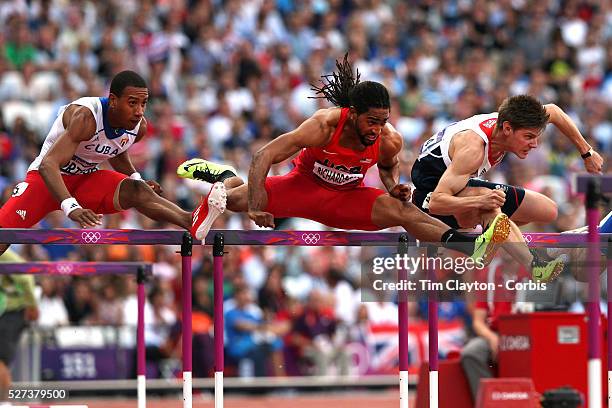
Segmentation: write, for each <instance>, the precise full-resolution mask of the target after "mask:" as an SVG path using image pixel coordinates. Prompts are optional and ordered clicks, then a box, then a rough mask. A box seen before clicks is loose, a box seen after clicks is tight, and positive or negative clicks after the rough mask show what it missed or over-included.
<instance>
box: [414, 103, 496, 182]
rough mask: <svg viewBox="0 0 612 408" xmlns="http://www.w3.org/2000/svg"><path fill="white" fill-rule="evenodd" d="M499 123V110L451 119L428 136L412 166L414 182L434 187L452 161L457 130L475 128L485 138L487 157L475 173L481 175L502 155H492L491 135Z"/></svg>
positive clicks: (476, 175) (474, 175)
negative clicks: (495, 156)
mask: <svg viewBox="0 0 612 408" xmlns="http://www.w3.org/2000/svg"><path fill="white" fill-rule="evenodd" d="M496 124H497V112H493V113H488V114H483V115H475V116H472V117H470V118H467V119H464V120H461V121H459V122H454V123H451V124H450V125H448V126H446V127H445V128H444V129H442V130H441V131H439V132H438V133H436V134H435V135H433V136H432V137H431V138H429V139H428V140H427V141H426V142H425V143H423V146H422V147H421V151H420V153H419V157H418V159H417V161H416V162H415V164H414V166H413V167H412V182H413V183H414V185H415V187H416V188H417V189H419V190H422V191H433V190H435V188H436V186H437V184H438V181H439V180H440V178H441V177H442V175H443V174H444V172H445V171H446V169H447V168H448V166H449V165H450V163H451V158H450V156H449V153H448V151H449V148H450V143H451V140H452V138H453V136H455V135H456V134H457V133H459V132H462V131H464V130H473V131H474V132H475V133H476V134H477V135H478V136H480V137H481V138H482V140H483V141H484V142H485V157H484V159H483V161H482V163H481V165H480V166H479V168H478V170H477V171H476V172H475V173H474V174H472V177H482V176H483V175H484V174H485V173H486V172H487V171H489V170H490V169H491V168H492V167H494V166H495V165H497V164H498V163H499V162H500V161H501V159H502V158H503V155H502V156H500V157H499V158H497V160H495V161H491V160H492V158H491V157H490V154H489V153H490V152H489V150H490V140H489V139H490V137H491V135H492V133H493V130H494V129H495V126H496Z"/></svg>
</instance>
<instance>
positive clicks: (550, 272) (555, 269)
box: [531, 255, 566, 283]
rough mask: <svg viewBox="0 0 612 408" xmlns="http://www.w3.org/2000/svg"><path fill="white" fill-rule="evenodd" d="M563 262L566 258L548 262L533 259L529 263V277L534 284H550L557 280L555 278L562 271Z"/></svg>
mask: <svg viewBox="0 0 612 408" xmlns="http://www.w3.org/2000/svg"><path fill="white" fill-rule="evenodd" d="M565 261H566V257H565V256H564V255H561V256H559V257H558V258H556V259H553V260H552V261H548V262H546V261H540V260H539V259H537V258H536V257H534V259H533V262H532V263H531V277H532V278H533V280H534V281H535V282H543V283H547V282H551V281H553V280H555V279H557V276H559V274H560V273H561V272H562V271H563V268H564V267H565Z"/></svg>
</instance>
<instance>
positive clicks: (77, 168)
mask: <svg viewBox="0 0 612 408" xmlns="http://www.w3.org/2000/svg"><path fill="white" fill-rule="evenodd" d="M70 105H81V106H85V107H87V108H89V110H91V112H92V114H93V115H94V118H95V120H96V132H95V133H94V134H93V135H91V138H90V139H89V140H87V141H84V142H81V143H80V144H79V146H78V147H77V150H76V152H75V153H74V155H73V156H72V158H71V159H70V161H69V162H68V163H66V164H65V165H64V166H63V167H62V168H61V169H60V170H61V172H62V173H63V174H72V175H77V174H89V173H93V172H94V171H97V170H98V169H99V165H100V163H103V162H105V161H107V160H108V159H110V158H113V157H115V156H117V155H118V154H121V153H123V152H124V151H126V150H127V149H128V148H129V147H130V146H131V145H132V144H133V143H134V141H135V140H136V136H137V135H138V130H139V129H140V123H139V124H138V125H136V127H135V128H134V129H130V130H126V129H117V128H112V127H111V126H110V125H109V124H108V118H107V112H108V98H97V97H85V98H80V99H77V100H76V101H74V102H72V103H71V104H69V105H65V106H62V107H61V108H60V111H59V113H58V115H57V118H56V119H55V121H54V122H53V125H52V126H51V130H50V131H49V133H48V134H47V137H46V138H45V141H44V143H43V146H42V149H41V150H40V154H39V155H38V157H37V158H36V159H34V161H33V162H32V164H30V167H29V168H28V171H31V170H38V168H39V167H40V163H41V162H42V159H43V158H44V157H45V155H46V154H47V152H48V151H49V149H51V146H53V144H54V143H55V142H56V141H57V139H58V138H59V136H60V135H61V134H62V132H64V130H65V129H64V124H63V121H62V117H63V115H64V112H65V111H66V108H68V106H70Z"/></svg>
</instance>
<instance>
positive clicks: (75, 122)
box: [38, 105, 101, 227]
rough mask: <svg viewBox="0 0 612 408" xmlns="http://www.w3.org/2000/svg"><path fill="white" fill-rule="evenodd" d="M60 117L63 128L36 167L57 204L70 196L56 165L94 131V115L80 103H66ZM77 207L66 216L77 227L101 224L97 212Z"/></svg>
mask: <svg viewBox="0 0 612 408" xmlns="http://www.w3.org/2000/svg"><path fill="white" fill-rule="evenodd" d="M62 119H63V121H64V128H65V129H66V130H65V131H64V132H63V133H62V134H61V135H60V136H59V137H58V139H57V141H56V142H55V143H54V144H53V146H51V148H50V149H49V151H48V152H47V154H46V155H45V157H44V158H43V159H42V162H41V163H40V167H39V168H38V171H39V173H40V175H41V176H42V178H43V180H44V181H45V184H46V185H47V188H48V189H49V191H50V192H51V194H52V195H53V197H54V198H55V199H56V200H57V201H58V202H60V203H61V202H63V201H64V200H66V199H68V198H71V196H70V193H69V192H68V189H67V188H66V184H64V180H63V179H62V175H61V172H60V168H61V167H62V166H64V165H65V164H66V163H68V162H69V161H70V159H72V156H73V155H74V153H75V152H76V150H77V148H78V146H79V143H81V142H84V141H86V140H89V139H90V138H91V136H92V135H93V134H94V133H95V132H96V121H95V119H94V116H93V114H92V113H91V111H90V110H89V109H88V108H86V107H84V106H78V105H71V106H69V107H68V108H67V109H66V111H65V112H64V116H63V118H62ZM75 202H76V200H75ZM77 206H78V205H77ZM78 207H79V208H77V209H75V210H73V211H71V212H70V213H69V217H70V219H72V220H73V221H75V222H77V223H79V224H80V225H81V227H93V226H96V225H99V224H100V223H101V221H100V219H101V217H100V216H99V215H98V214H96V213H94V212H93V211H91V210H89V209H83V208H80V206H78Z"/></svg>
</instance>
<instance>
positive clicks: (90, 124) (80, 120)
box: [62, 105, 96, 141]
mask: <svg viewBox="0 0 612 408" xmlns="http://www.w3.org/2000/svg"><path fill="white" fill-rule="evenodd" d="M62 122H63V124H64V129H66V130H65V131H64V133H65V134H67V135H68V136H69V137H70V138H71V139H72V140H74V141H85V140H89V138H91V136H92V135H93V134H94V133H95V132H96V119H95V118H94V115H93V113H92V112H91V110H90V109H89V108H87V107H85V106H81V105H70V106H68V107H67V108H66V110H65V111H64V113H63V116H62Z"/></svg>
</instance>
